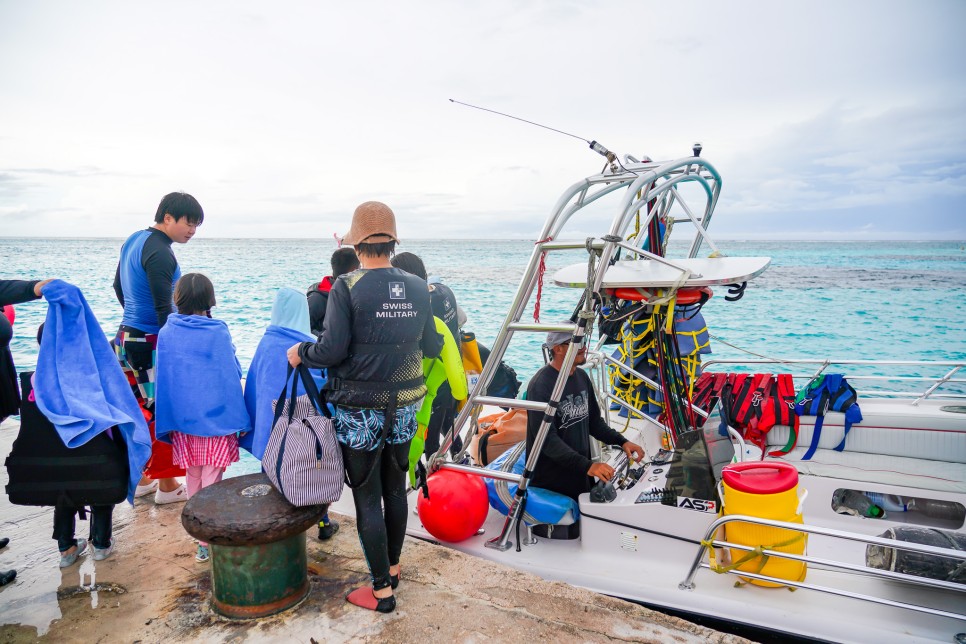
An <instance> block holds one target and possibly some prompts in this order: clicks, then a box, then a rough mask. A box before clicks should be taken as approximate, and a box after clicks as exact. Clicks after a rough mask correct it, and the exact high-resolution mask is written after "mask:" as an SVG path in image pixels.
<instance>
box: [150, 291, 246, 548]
mask: <svg viewBox="0 0 966 644" xmlns="http://www.w3.org/2000/svg"><path fill="white" fill-rule="evenodd" d="M174 303H175V305H176V306H177V308H178V312H177V313H175V314H172V315H171V316H169V317H168V321H167V323H166V324H165V325H164V326H163V327H161V331H160V332H159V333H158V367H157V383H156V388H157V398H156V403H155V412H156V424H155V433H156V435H157V438H158V440H161V441H165V442H168V443H171V444H172V446H173V447H174V462H175V464H176V465H179V466H181V467H184V468H185V470H186V471H187V475H186V483H187V486H188V498H189V499H190V498H191V497H192V496H193V495H194V494H195V493H196V492H198V490H201V489H202V488H205V487H208V486H209V485H213V484H215V483H217V482H218V481H220V480H221V477H222V475H223V474H224V473H225V468H227V467H228V466H229V465H230V464H232V463H234V462H235V461H237V460H238V433H239V432H247V431H249V430H250V429H251V420H250V418H249V415H248V410H247V409H246V408H245V399H244V397H243V394H242V386H241V375H242V372H241V365H239V363H238V358H236V357H235V345H234V344H233V343H232V341H231V334H230V333H229V332H228V325H226V324H225V323H224V322H222V321H221V320H214V319H212V318H211V309H212V307H213V306H215V289H214V286H213V285H212V283H211V280H209V279H208V278H207V277H205V276H204V275H202V274H200V273H188V274H187V275H183V276H182V277H181V279H179V280H178V284H177V286H175V289H174ZM208 558H209V552H208V544H206V543H199V545H198V552H197V554H196V556H195V559H196V560H198V561H207V560H208Z"/></svg>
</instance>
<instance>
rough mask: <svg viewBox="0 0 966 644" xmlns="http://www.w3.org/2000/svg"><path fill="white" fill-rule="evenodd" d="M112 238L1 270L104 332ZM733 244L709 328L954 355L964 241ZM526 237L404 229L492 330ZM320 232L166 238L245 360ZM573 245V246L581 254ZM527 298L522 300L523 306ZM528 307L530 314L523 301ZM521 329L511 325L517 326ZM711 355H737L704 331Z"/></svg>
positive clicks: (316, 272)
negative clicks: (730, 272) (76, 290)
mask: <svg viewBox="0 0 966 644" xmlns="http://www.w3.org/2000/svg"><path fill="white" fill-rule="evenodd" d="M122 241H123V240H121V239H83V240H65V239H0V267H2V268H0V277H2V278H9V279H15V278H38V279H39V278H45V277H59V278H61V279H64V280H67V281H69V282H71V283H73V284H76V285H78V286H79V287H80V288H81V289H82V290H83V291H84V293H85V295H86V296H87V299H88V301H89V302H90V304H91V307H92V309H93V310H94V312H95V314H96V315H97V317H98V319H99V320H100V322H101V324H102V326H103V328H104V331H105V333H107V335H108V336H109V337H110V336H112V335H113V334H114V332H115V330H116V329H117V326H118V324H119V322H120V320H121V308H120V305H119V304H118V303H117V301H116V299H115V297H114V292H113V289H112V288H111V284H112V281H113V277H114V270H115V267H116V264H117V256H118V250H119V248H120V245H121V243H122ZM720 246H721V248H722V250H723V251H724V253H725V254H727V255H731V256H740V255H745V256H768V257H771V258H772V264H771V266H770V268H769V269H768V270H767V271H766V272H765V273H764V274H763V275H762V276H760V277H759V278H758V279H756V280H754V281H753V282H752V283H751V284H749V286H748V289H747V291H746V294H745V297H744V298H743V299H742V300H740V301H738V302H726V301H724V299H723V297H722V296H723V295H724V293H725V292H724V289H718V291H717V293H716V295H715V297H714V298H712V300H711V301H710V302H709V303H708V304H707V305H706V306H705V308H704V314H705V319H706V321H707V323H708V327H709V329H710V330H711V332H712V333H713V334H715V335H716V336H718V337H720V338H721V339H723V340H725V341H727V342H729V343H732V344H735V345H738V346H741V347H746V348H749V349H752V350H754V351H756V352H757V353H761V354H765V355H769V356H781V357H795V356H797V357H817V356H821V357H832V358H840V359H841V358H851V359H868V360H873V359H882V360H966V250H964V247H963V242H962V241H951V242H938V241H937V242H832V243H830V242H809V241H781V242H766V241H754V242H740V241H728V242H721V243H720ZM532 248H533V245H532V242H529V241H490V240H487V241H467V240H460V241H411V242H406V243H405V244H403V245H402V246H401V247H400V250H405V251H410V252H414V253H417V254H418V255H420V256H421V257H422V258H423V260H424V262H425V263H426V266H427V269H428V270H429V272H430V274H434V275H439V276H441V277H443V279H444V281H445V282H446V283H447V284H448V285H450V286H451V287H452V288H453V290H454V291H455V293H456V295H457V298H458V300H459V303H460V305H461V306H462V307H463V308H464V309H465V311H466V313H467V315H468V322H467V325H466V327H465V328H466V330H470V331H473V332H475V333H476V334H477V337H478V338H479V339H480V340H481V341H482V342H483V343H484V344H487V345H490V344H491V343H492V340H493V338H494V337H495V335H496V333H497V330H498V328H499V325H500V323H501V321H502V320H503V318H504V316H505V315H506V311H507V308H508V307H509V305H510V303H511V301H512V298H513V296H514V293H515V291H516V288H517V286H518V284H519V281H520V278H521V275H522V272H523V270H524V268H525V267H526V264H527V261H528V260H529V257H530V253H531V251H532ZM334 249H335V245H334V242H333V241H332V240H254V239H204V238H200V239H194V240H192V241H191V242H190V243H188V244H186V245H176V246H175V252H176V254H177V256H178V260H179V262H180V264H181V267H182V270H183V271H184V272H195V271H197V272H202V273H205V274H206V275H208V276H209V277H210V278H211V279H212V281H213V282H214V284H215V290H216V294H217V298H218V306H217V307H216V308H215V310H214V312H213V314H214V315H215V317H219V318H221V319H224V320H225V321H226V322H227V323H228V325H229V327H230V329H231V332H232V336H233V338H234V340H235V345H236V347H237V351H238V357H239V360H240V361H241V363H242V367H243V368H245V369H247V366H248V364H249V363H250V362H251V358H252V355H253V353H254V351H255V347H256V345H257V344H258V340H259V339H260V337H261V335H262V333H263V331H264V329H265V326H266V325H267V324H268V320H269V317H270V311H271V306H272V301H273V298H274V293H275V290H276V289H277V288H279V287H281V286H290V287H293V288H297V289H300V290H303V289H305V288H306V287H308V285H309V284H311V283H312V282H316V281H318V280H319V279H320V278H321V277H322V276H323V275H325V274H327V273H328V268H329V261H328V260H329V256H330V255H331V253H332V251H333V250H334ZM582 255H583V256H582ZM585 257H586V255H585V253H584V251H571V252H569V254H568V253H557V254H551V255H550V256H549V258H548V262H547V276H546V279H545V285H544V290H543V299H542V302H541V311H542V315H541V317H542V320H543V321H545V322H546V321H556V320H559V319H562V318H566V317H567V316H569V314H570V312H571V311H572V309H573V307H574V305H575V303H576V302H575V299H574V297H575V295H576V294H577V292H576V291H574V290H571V289H565V288H561V287H557V286H554V285H553V284H552V283H551V280H550V276H551V275H552V273H553V271H554V269H555V268H559V267H561V266H564V265H567V264H570V263H575V262H579V261H586V260H585ZM46 308H47V307H46V306H45V305H44V303H43V302H42V301H40V302H33V303H28V304H22V305H19V306H18V307H17V322H16V325H15V327H14V328H15V337H14V340H13V344H12V348H13V353H14V359H15V361H16V363H17V367H18V369H21V370H24V369H30V368H33V366H34V365H35V364H36V350H37V345H36V341H35V339H34V337H35V333H36V330H37V326H38V325H39V324H40V323H41V322H42V321H43V319H44V316H45V314H46ZM531 310H532V305H531V306H530V307H529V308H528V311H531ZM526 319H532V318H531V316H530V314H529V313H528V315H527V318H526ZM521 335H523V334H521ZM541 341H542V339H541V338H538V337H537V336H535V335H529V336H526V337H525V338H523V339H522V340H521V341H516V340H515V341H514V342H513V343H511V347H510V351H509V353H508V355H507V358H506V360H507V362H508V363H509V364H510V365H511V366H513V367H514V368H515V369H516V370H517V372H518V373H519V374H520V376H521V377H522V378H523V379H524V380H525V379H526V378H528V377H529V376H530V375H532V374H533V373H534V372H535V371H536V369H537V368H539V366H540V365H541V364H542V363H541V359H540V342H541ZM712 349H713V351H714V354H715V355H716V356H719V357H740V354H739V353H737V352H736V351H735V350H734V349H731V348H730V347H728V346H726V345H724V344H723V343H720V342H714V341H713V342H712Z"/></svg>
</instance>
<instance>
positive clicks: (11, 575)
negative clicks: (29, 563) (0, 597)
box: [0, 570, 17, 586]
mask: <svg viewBox="0 0 966 644" xmlns="http://www.w3.org/2000/svg"><path fill="white" fill-rule="evenodd" d="M16 578H17V571H16V570H5V571H3V572H0V586H6V585H7V584H9V583H10V582H11V581H13V580H14V579H16Z"/></svg>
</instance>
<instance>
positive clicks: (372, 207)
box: [342, 201, 399, 246]
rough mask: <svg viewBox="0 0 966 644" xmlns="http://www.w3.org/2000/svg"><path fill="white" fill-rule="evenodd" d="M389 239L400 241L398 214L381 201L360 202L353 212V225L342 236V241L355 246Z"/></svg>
mask: <svg viewBox="0 0 966 644" xmlns="http://www.w3.org/2000/svg"><path fill="white" fill-rule="evenodd" d="M387 241H394V242H396V243H399V237H397V236H396V215H394V214H393V213H392V210H390V208H389V206H387V205H386V204H384V203H381V202H379V201H367V202H365V203H364V204H360V205H359V207H358V208H356V211H355V212H354V213H352V227H351V228H349V232H347V233H346V235H345V237H343V238H342V243H343V244H348V245H350V246H355V245H356V244H361V243H366V244H379V243H382V242H387Z"/></svg>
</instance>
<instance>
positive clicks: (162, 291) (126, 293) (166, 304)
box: [114, 192, 205, 504]
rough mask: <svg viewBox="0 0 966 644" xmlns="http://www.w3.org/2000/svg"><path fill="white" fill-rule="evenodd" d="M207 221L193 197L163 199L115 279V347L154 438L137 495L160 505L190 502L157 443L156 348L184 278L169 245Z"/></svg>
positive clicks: (126, 249)
mask: <svg viewBox="0 0 966 644" xmlns="http://www.w3.org/2000/svg"><path fill="white" fill-rule="evenodd" d="M204 220H205V213H204V211H203V210H202V209H201V204H199V203H198V200H197V199H195V198H194V197H192V196H191V195H189V194H187V193H184V192H172V193H170V194H168V195H165V197H164V198H163V199H162V200H161V203H160V204H159V205H158V210H157V213H155V215H154V225H153V226H151V227H150V228H145V229H144V230H139V231H137V232H136V233H134V234H133V235H131V236H130V237H128V238H127V241H125V242H124V245H123V246H122V247H121V258H120V261H119V262H118V264H117V272H116V274H115V276H114V293H115V294H116V295H117V300H118V302H120V303H121V306H122V307H123V308H124V318H123V320H122V321H121V327H120V329H118V331H117V337H115V338H114V348H115V351H116V352H117V356H118V360H120V362H121V366H122V367H123V368H124V369H125V371H128V372H130V374H131V377H132V378H133V380H134V383H132V389H134V394H135V396H136V397H137V399H138V402H139V403H140V404H141V407H142V408H143V409H144V410H145V411H146V412H147V413H146V414H145V415H146V417H148V420H149V427H150V428H151V437H152V444H151V460H149V461H148V464H147V466H146V467H145V470H144V478H143V479H142V480H141V484H140V485H138V487H137V491H136V492H135V496H145V495H147V494H150V493H151V492H154V493H155V494H154V501H155V503H159V504H160V503H177V502H179V501H186V500H187V498H188V496H187V492H186V490H185V488H184V486H183V485H181V484H180V483H179V482H178V481H177V479H175V477H176V476H184V474H185V472H184V470H182V469H181V468H179V467H177V466H175V465H174V462H173V455H172V452H171V446H170V445H168V444H167V443H161V442H158V441H156V440H153V439H154V423H153V410H154V367H155V355H156V354H155V347H156V346H157V342H158V331H160V330H161V327H162V326H164V323H165V322H167V320H168V315H170V314H171V313H172V312H173V310H174V305H173V304H172V297H171V296H172V293H173V292H174V284H175V282H177V281H178V278H179V277H181V269H180V267H179V266H178V260H177V259H175V256H174V252H173V251H172V250H171V244H173V243H178V244H186V243H188V240H190V239H191V238H192V237H193V236H194V234H195V231H196V230H197V228H198V226H200V225H201V223H202V222H203V221H204Z"/></svg>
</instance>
